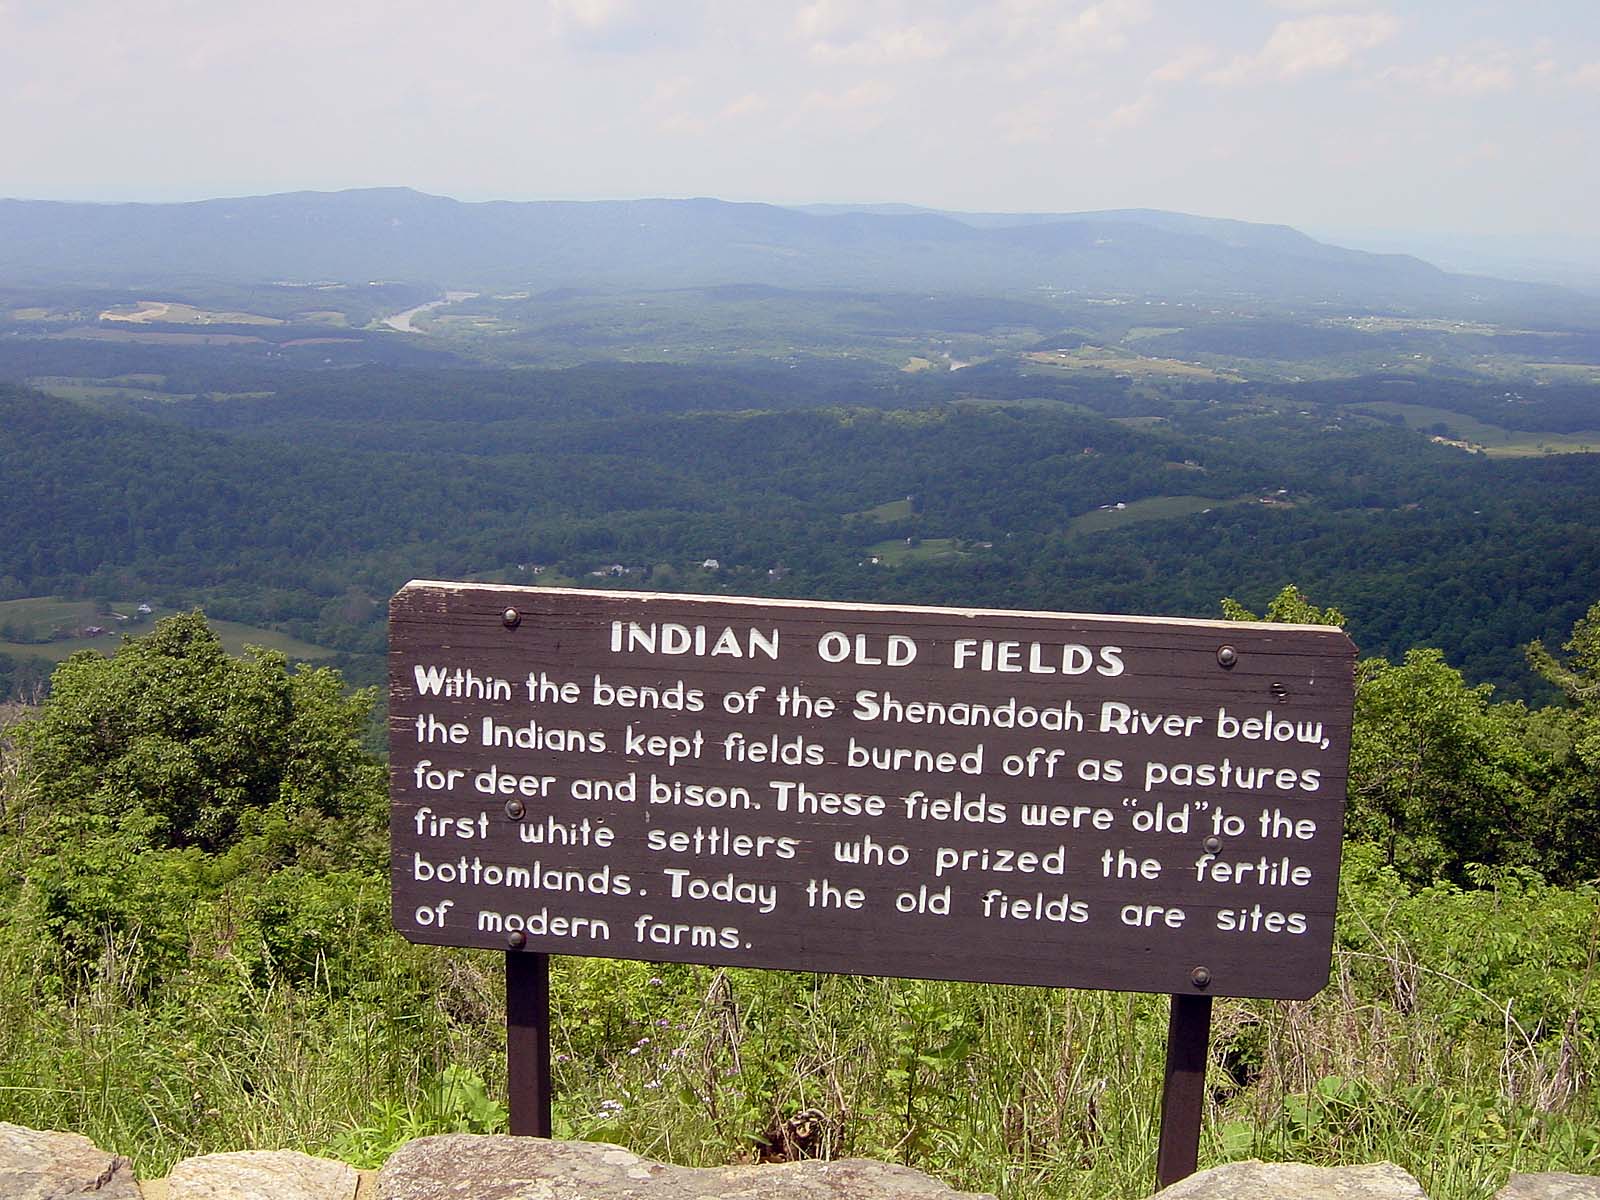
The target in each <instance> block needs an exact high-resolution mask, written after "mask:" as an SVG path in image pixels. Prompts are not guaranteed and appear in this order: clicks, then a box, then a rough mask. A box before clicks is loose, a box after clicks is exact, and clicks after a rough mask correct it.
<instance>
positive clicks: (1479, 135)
mask: <svg viewBox="0 0 1600 1200" xmlns="http://www.w3.org/2000/svg"><path fill="white" fill-rule="evenodd" d="M0 112H3V113H4V114H5V117H4V119H3V120H0V195H3V196H9V197H21V198H29V199H71V200H98V201H108V200H187V199H200V198H205V197H211V196H225V195H248V194H257V193H264V192H282V191H295V190H301V189H316V190H332V189H339V188H349V187H368V186H392V185H404V186H409V187H414V188H418V189H421V190H423V191H428V192H433V193H437V194H442V195H450V196H455V197H458V198H460V199H464V200H484V199H514V200H533V199H556V198H560V199H586V198H623V197H640V196H717V197H720V198H723V199H728V200H759V201H770V202H776V203H802V202H820V201H831V202H858V203H864V202H900V203H907V204H919V205H926V206H930V207H937V208H951V209H964V210H976V211H1012V212H1014V211H1082V210H1091V209H1100V208H1119V207H1151V208H1165V209H1175V210H1179V211H1184V212H1193V213H1200V214H1205V215H1209V216H1223V217H1237V218H1241V219H1245V220H1255V221H1277V222H1284V223H1287V224H1291V225H1295V226H1297V227H1301V228H1319V229H1341V230H1357V229H1367V230H1416V231H1427V232H1454V233H1466V234H1494V235H1505V236H1511V235H1515V236H1539V237H1545V238H1551V237H1556V238H1559V237H1570V236H1573V235H1577V236H1579V237H1582V238H1587V239H1596V238H1600V145H1597V143H1600V3H1596V2H1595V0H1522V2H1520V3H1514V4H1513V3H1506V2H1504V0H1499V2H1495V3H1479V2H1477V0H1438V2H1434V0H1390V2H1387V3H1385V2H1381V0H1379V2H1372V3H1367V2H1362V0H1345V2H1338V0H1096V2H1094V3H1082V2H1076V0H1074V2H1048V0H991V2H989V3H958V2H954V0H848V2H846V0H811V2H804V0H795V2H780V0H520V2H501V0H425V2H414V0H384V2H382V3H379V2H377V0H316V2H309V0H273V2H272V3H260V2H258V0H253V2H251V3H248V4H246V3H242V2H238V0H198V2H197V0H137V2H136V3H128V2H127V0H44V2H37V0H0Z"/></svg>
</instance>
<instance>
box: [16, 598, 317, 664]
mask: <svg viewBox="0 0 1600 1200" xmlns="http://www.w3.org/2000/svg"><path fill="white" fill-rule="evenodd" d="M139 604H140V601H137V600H134V601H131V602H128V603H114V604H112V605H111V606H110V611H109V612H107V611H105V609H104V608H102V607H101V606H99V605H97V604H96V603H95V602H94V601H92V600H62V599H57V598H54V597H42V596H41V597H30V598H28V599H24V600H5V601H0V654H10V655H14V656H16V657H18V658H39V659H44V660H46V661H48V662H60V661H61V660H62V659H64V658H67V657H69V656H70V655H73V654H76V653H77V652H78V651H79V650H98V651H100V653H102V654H114V653H115V652H116V649H117V646H118V645H120V644H121V636H120V635H122V634H124V633H127V634H135V635H137V634H141V633H147V632H149V630H150V628H151V627H152V626H153V625H154V624H155V622H157V621H159V620H161V619H162V618H164V617H170V616H173V615H174V614H175V613H177V612H179V611H180V610H179V609H176V608H169V607H166V606H163V605H152V606H151V611H150V612H148V613H144V614H140V613H139V611H138V608H139ZM112 614H121V615H122V616H123V617H125V618H126V619H125V620H118V619H117V617H116V616H115V615H112ZM209 624H210V626H211V628H212V629H214V630H216V631H217V635H218V636H219V637H221V639H222V643H223V645H224V646H226V647H227V650H228V652H229V653H230V654H241V653H243V651H244V648H245V647H246V646H261V647H263V648H265V649H268V650H277V651H280V652H282V653H283V654H284V655H285V656H287V657H288V658H289V659H290V660H291V661H298V660H302V659H305V660H314V659H319V658H327V657H329V656H330V655H332V654H333V653H334V651H332V650H329V649H328V648H327V647H325V646H317V645H313V644H312V643H310V642H305V641H301V640H300V639H299V638H296V637H291V636H289V635H288V634H286V633H279V632H278V631H277V630H273V629H264V628H262V627H260V626H258V625H244V624H241V623H239V622H236V621H217V620H210V621H209ZM91 626H98V627H100V628H102V629H104V630H105V632H104V633H101V634H97V635H95V636H92V637H85V636H78V637H62V638H59V639H53V640H50V641H33V640H31V639H33V638H49V637H50V635H51V633H52V632H53V631H55V630H58V629H59V630H63V631H76V630H82V629H86V628H89V627H91ZM13 639H16V640H13Z"/></svg>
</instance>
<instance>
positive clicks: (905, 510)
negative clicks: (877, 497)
mask: <svg viewBox="0 0 1600 1200" xmlns="http://www.w3.org/2000/svg"><path fill="white" fill-rule="evenodd" d="M848 515H849V516H851V517H854V518H855V519H857V520H860V521H906V520H909V519H910V518H911V516H912V512H911V497H910V496H906V497H904V498H903V499H900V500H887V501H885V502H884V503H882V504H879V505H876V506H874V507H872V508H864V509H862V510H861V511H860V512H855V513H849V514H848Z"/></svg>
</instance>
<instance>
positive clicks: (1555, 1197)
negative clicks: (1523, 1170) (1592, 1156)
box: [1494, 1171, 1600, 1200]
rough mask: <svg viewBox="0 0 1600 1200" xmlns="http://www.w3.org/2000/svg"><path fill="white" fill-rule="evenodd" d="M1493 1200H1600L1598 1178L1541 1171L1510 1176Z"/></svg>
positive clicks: (1599, 1178)
mask: <svg viewBox="0 0 1600 1200" xmlns="http://www.w3.org/2000/svg"><path fill="white" fill-rule="evenodd" d="M1494 1200H1600V1175H1565V1174H1562V1173H1561V1172H1559V1171H1542V1172H1540V1173H1538V1174H1534V1175H1513V1176H1512V1177H1511V1178H1510V1179H1509V1180H1508V1181H1507V1182H1506V1185H1505V1187H1503V1188H1501V1189H1500V1190H1499V1191H1498V1192H1496V1193H1495V1194H1494Z"/></svg>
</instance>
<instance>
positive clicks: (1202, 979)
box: [513, 935, 1211, 988]
mask: <svg viewBox="0 0 1600 1200" xmlns="http://www.w3.org/2000/svg"><path fill="white" fill-rule="evenodd" d="M513 936H515V935H513ZM1189 982H1190V983H1192V984H1194V985H1195V987H1197V988H1206V987H1210V986H1211V971H1210V968H1208V967H1196V968H1195V969H1194V970H1192V971H1190V972H1189Z"/></svg>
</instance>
